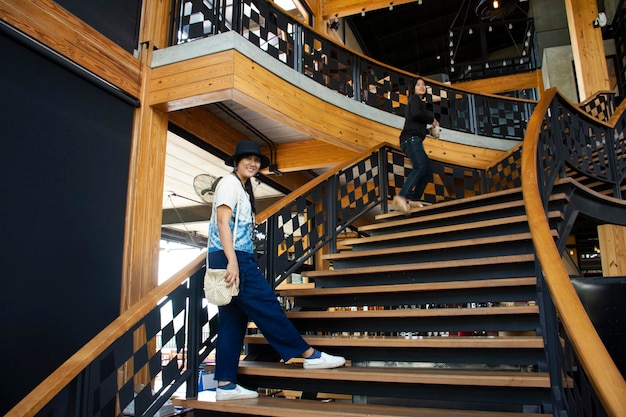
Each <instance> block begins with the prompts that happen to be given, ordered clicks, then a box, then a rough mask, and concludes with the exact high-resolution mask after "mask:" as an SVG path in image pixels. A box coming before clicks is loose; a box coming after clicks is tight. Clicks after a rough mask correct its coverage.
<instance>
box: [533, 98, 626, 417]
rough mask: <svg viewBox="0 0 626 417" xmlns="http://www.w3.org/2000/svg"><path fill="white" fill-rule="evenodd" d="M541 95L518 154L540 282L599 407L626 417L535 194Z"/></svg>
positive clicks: (617, 380)
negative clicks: (550, 300) (557, 315)
mask: <svg viewBox="0 0 626 417" xmlns="http://www.w3.org/2000/svg"><path fill="white" fill-rule="evenodd" d="M556 94H557V91H556V89H555V88H552V89H549V90H547V91H546V92H545V94H544V95H543V97H542V98H541V100H540V102H539V104H538V105H537V107H536V109H535V112H534V113H533V115H532V117H531V119H530V122H529V125H528V128H527V130H526V136H525V138H524V148H523V150H522V172H523V181H522V193H523V196H524V205H525V207H526V214H527V215H528V223H529V226H530V231H531V235H532V239H533V243H534V245H535V247H536V248H541V249H540V250H537V251H536V252H537V257H538V258H539V262H540V264H541V268H542V269H543V273H544V276H545V281H546V283H547V286H548V289H549V291H550V295H551V297H552V300H553V302H554V305H555V307H556V309H557V311H558V313H559V316H560V319H561V321H562V322H563V326H564V327H565V330H566V331H567V334H568V336H569V337H570V339H571V342H572V345H573V347H574V350H575V351H576V354H577V355H578V357H579V359H580V362H581V364H582V366H583V369H584V371H585V373H586V374H587V376H588V378H589V381H590V382H591V385H592V386H593V388H594V390H595V392H596V394H597V395H598V398H599V399H600V402H601V403H602V405H603V406H604V408H605V410H606V412H607V413H608V415H609V416H611V417H621V416H626V401H625V400H624V399H625V398H626V382H624V378H623V377H622V375H621V373H620V372H619V370H618V369H617V367H616V366H615V363H614V362H613V359H612V358H611V356H610V355H609V353H608V351H607V350H606V348H605V346H604V344H603V342H602V340H601V339H600V336H599V335H598V333H597V332H596V329H595V327H594V326H593V323H592V322H591V320H590V318H589V316H588V315H587V312H586V311H585V308H584V306H583V305H582V302H581V301H580V298H579V297H578V295H577V293H576V290H575V289H574V286H573V285H572V283H571V281H570V278H569V274H568V273H567V270H566V269H565V266H564V265H563V262H562V260H561V256H560V254H559V252H558V250H557V247H556V245H555V243H554V239H553V237H552V234H551V232H550V226H549V224H548V220H547V218H546V214H545V210H544V208H543V203H542V200H541V195H540V193H539V188H538V184H539V183H538V178H537V143H538V138H539V134H540V132H541V129H542V127H543V119H544V115H545V114H546V111H547V110H548V108H549V106H550V104H551V103H552V101H553V99H554V98H555V96H556Z"/></svg>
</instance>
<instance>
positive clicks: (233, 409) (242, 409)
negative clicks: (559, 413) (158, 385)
mask: <svg viewBox="0 0 626 417" xmlns="http://www.w3.org/2000/svg"><path fill="white" fill-rule="evenodd" d="M173 403H174V405H175V406H179V407H187V408H194V409H198V410H207V411H213V412H221V413H229V414H236V415H250V416H267V417H294V416H298V417H364V416H367V417H545V414H534V413H507V412H501V411H497V412H490V411H472V410H453V409H437V408H419V407H400V406H389V405H374V404H353V403H351V402H346V401H333V402H322V401H314V400H300V399H286V398H274V397H269V396H260V397H259V398H254V399H246V400H236V401H215V393H214V392H210V391H204V392H201V393H199V394H198V397H197V398H188V399H173Z"/></svg>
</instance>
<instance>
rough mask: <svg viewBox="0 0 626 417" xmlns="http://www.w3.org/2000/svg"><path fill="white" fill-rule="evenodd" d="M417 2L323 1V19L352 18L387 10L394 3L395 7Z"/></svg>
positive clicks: (397, 0)
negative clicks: (361, 14) (357, 15)
mask: <svg viewBox="0 0 626 417" xmlns="http://www.w3.org/2000/svg"><path fill="white" fill-rule="evenodd" d="M414 1H415V0H393V1H391V0H375V1H367V0H357V1H351V0H322V19H323V20H329V19H332V18H334V17H335V16H337V17H345V16H352V15H354V14H359V13H361V12H363V11H365V13H367V12H371V11H373V10H378V9H386V8H389V6H390V5H391V4H392V3H393V5H394V6H398V5H400V4H406V3H413V2H414Z"/></svg>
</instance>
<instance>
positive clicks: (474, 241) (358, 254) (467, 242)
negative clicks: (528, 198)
mask: <svg viewBox="0 0 626 417" xmlns="http://www.w3.org/2000/svg"><path fill="white" fill-rule="evenodd" d="M552 235H553V236H555V237H556V235H557V231H556V230H552ZM531 239H532V236H531V234H530V232H523V233H515V234H510V235H499V236H488V237H479V238H471V239H460V240H453V241H445V242H435V243H425V244H420V245H409V246H398V247H392V248H383V249H370V250H360V251H344V252H339V253H329V254H324V255H322V259H326V260H341V259H353V258H362V257H370V256H377V255H395V254H401V253H411V252H418V251H427V250H437V249H452V248H458V247H466V246H477V245H489V244H495V243H503V242H511V241H521V240H531Z"/></svg>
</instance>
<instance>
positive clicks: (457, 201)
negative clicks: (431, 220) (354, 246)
mask: <svg viewBox="0 0 626 417" xmlns="http://www.w3.org/2000/svg"><path fill="white" fill-rule="evenodd" d="M521 192H522V188H521V187H516V188H508V189H506V190H501V191H495V192H491V193H485V194H479V195H475V196H471V197H464V198H459V199H455V200H446V201H440V202H437V203H435V204H431V205H429V206H424V207H419V208H416V209H412V210H410V212H409V213H413V212H418V211H419V212H420V213H421V212H428V211H429V210H433V209H435V208H439V209H440V208H442V207H452V208H454V206H459V205H461V204H467V203H470V202H475V201H481V200H488V199H494V198H497V197H501V196H505V195H510V194H515V193H520V194H521ZM394 217H406V214H405V213H403V212H401V211H390V212H388V213H382V214H379V215H377V216H376V217H375V219H376V220H384V219H389V218H394Z"/></svg>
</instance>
